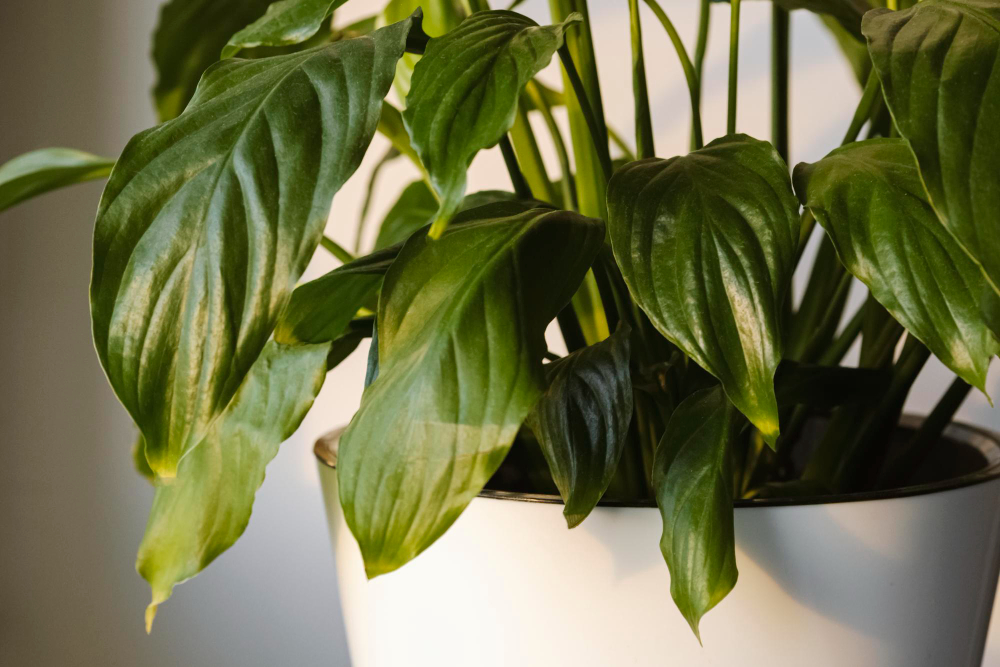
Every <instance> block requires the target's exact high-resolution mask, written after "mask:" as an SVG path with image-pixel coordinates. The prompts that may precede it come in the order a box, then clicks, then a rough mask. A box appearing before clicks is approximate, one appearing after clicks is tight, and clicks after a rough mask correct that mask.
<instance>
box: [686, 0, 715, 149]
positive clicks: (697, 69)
mask: <svg viewBox="0 0 1000 667" xmlns="http://www.w3.org/2000/svg"><path fill="white" fill-rule="evenodd" d="M711 17H712V2H711V0H701V8H700V11H699V14H698V41H697V42H696V43H695V46H694V73H695V79H697V81H698V93H697V98H698V103H699V105H700V104H701V81H702V80H703V77H702V73H703V71H704V65H705V53H706V52H707V51H708V27H709V20H710V19H711ZM696 129H700V128H696V127H695V119H693V118H692V119H691V149H692V150H697V149H699V148H701V145H700V144H701V141H700V140H699V141H696V139H697V136H696Z"/></svg>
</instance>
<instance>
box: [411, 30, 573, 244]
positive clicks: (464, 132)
mask: <svg viewBox="0 0 1000 667" xmlns="http://www.w3.org/2000/svg"><path fill="white" fill-rule="evenodd" d="M577 20H579V17H578V16H575V15H574V16H571V17H569V18H568V19H567V20H566V21H564V22H563V23H560V24H558V25H553V26H546V27H539V26H538V25H537V24H536V23H535V22H534V21H532V20H531V19H529V18H526V17H524V16H521V15H520V14H516V13H514V12H508V11H487V12H478V13H476V14H473V15H472V16H470V17H469V18H467V19H466V20H465V21H463V22H462V24H461V25H460V26H459V27H458V28H456V29H455V30H452V31H451V32H449V33H447V34H446V35H445V36H443V37H440V38H437V39H432V40H431V41H430V43H429V44H428V45H427V50H426V52H425V55H424V57H423V58H422V59H421V60H420V62H419V63H417V65H416V68H415V69H414V72H413V86H412V88H411V89H410V92H409V94H408V95H407V97H406V111H404V112H403V122H404V123H405V124H406V129H407V130H408V132H409V134H410V139H411V141H412V143H413V147H414V148H415V149H416V151H417V154H418V155H420V160H421V161H422V162H423V164H424V166H425V167H426V168H427V172H428V174H429V175H430V180H431V184H432V185H433V186H434V188H435V189H436V190H437V192H438V194H439V195H440V198H441V204H440V208H439V209H438V212H437V215H436V216H435V218H434V222H433V224H432V226H431V234H432V235H433V236H438V235H440V233H441V232H442V231H444V229H445V228H446V227H447V225H448V222H449V221H450V220H451V218H452V216H453V215H454V214H455V212H456V211H457V210H458V208H459V206H460V205H461V202H462V195H463V194H464V193H465V172H466V169H468V167H469V164H470V163H471V162H472V158H473V157H475V155H476V153H478V152H479V151H480V150H481V149H483V148H487V147H489V146H493V145H495V144H496V143H497V142H498V141H500V139H501V138H502V137H503V136H504V134H505V133H506V132H507V130H509V129H510V128H511V127H512V126H513V125H514V118H515V115H516V112H517V101H518V97H519V95H520V93H521V90H522V89H523V88H524V86H525V84H527V82H528V81H529V80H530V79H531V77H533V76H534V75H535V74H537V73H538V72H539V71H540V70H541V69H542V68H543V67H545V66H546V65H547V64H548V63H549V61H550V60H551V59H552V55H553V54H554V53H555V52H556V49H557V48H559V46H560V45H561V44H562V42H563V32H564V31H565V29H566V28H567V26H569V25H571V24H572V23H574V22H575V21H577Z"/></svg>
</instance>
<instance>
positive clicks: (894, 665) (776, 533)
mask: <svg viewBox="0 0 1000 667" xmlns="http://www.w3.org/2000/svg"><path fill="white" fill-rule="evenodd" d="M946 435H947V437H948V438H949V439H950V441H951V442H950V444H948V445H947V447H950V448H951V449H952V450H954V451H955V452H959V450H962V452H964V454H965V455H966V456H964V457H960V456H956V457H955V458H962V459H968V460H969V461H971V462H972V463H971V465H967V467H966V471H967V474H965V475H963V476H961V477H957V478H952V479H950V480H946V481H941V482H935V483H929V484H924V485H921V486H915V487H908V488H906V489H902V490H900V491H896V492H886V493H877V494H866V495H865V494H857V495H852V496H844V497H836V498H826V499H824V502H812V503H804V502H796V503H792V502H781V501H775V500H769V501H758V502H744V501H741V502H739V503H738V505H737V509H736V549H737V551H736V560H737V565H738V567H739V582H738V583H737V585H736V588H735V590H734V591H733V592H732V593H731V594H730V595H729V596H728V597H727V598H726V599H725V600H723V601H722V602H721V603H720V604H719V605H718V606H717V607H716V608H715V609H713V610H712V611H710V612H709V613H708V614H707V615H706V616H705V617H704V619H702V623H701V634H702V639H703V641H704V647H702V646H699V644H698V641H697V640H696V639H695V637H694V636H693V635H692V633H691V630H690V629H689V628H688V626H687V623H686V622H685V621H684V619H683V618H682V617H681V615H680V613H679V612H678V611H677V610H676V609H675V608H674V606H673V603H672V601H671V599H670V593H669V589H670V583H669V574H668V572H667V568H666V565H665V564H664V562H663V558H662V556H661V555H660V551H659V547H658V543H659V537H660V530H661V525H660V517H659V514H658V512H657V510H656V509H655V508H653V507H610V506H599V507H597V508H596V509H595V510H594V512H593V513H592V514H591V515H590V516H589V517H588V518H587V520H586V521H584V522H583V524H581V525H580V526H579V527H577V528H574V529H573V530H567V528H566V524H565V522H564V520H563V517H562V507H561V505H560V504H559V503H558V502H556V500H557V499H553V498H552V497H547V496H524V495H515V494H502V493H497V492H493V493H487V494H484V495H483V496H480V497H479V498H476V499H475V500H473V501H472V503H471V504H470V505H469V507H468V509H466V510H465V512H464V513H463V514H462V516H461V517H460V518H459V519H458V521H456V522H455V524H454V525H453V526H452V527H451V529H450V530H448V532H447V533H446V534H445V535H444V536H443V537H442V538H440V539H439V540H438V541H437V542H436V543H435V544H433V545H432V546H431V547H430V548H428V549H427V550H426V551H425V552H424V553H423V554H421V555H420V556H419V557H417V558H416V559H415V560H414V561H413V562H411V563H409V564H407V565H406V566H404V567H403V568H401V569H399V570H397V571H395V572H392V573H390V574H387V575H383V576H381V577H378V578H376V579H375V580H373V581H370V582H369V581H367V580H366V578H365V574H364V570H363V567H362V562H361V556H360V552H359V550H358V546H357V543H356V542H355V540H354V537H353V536H352V535H351V533H350V531H349V530H348V529H347V525H346V523H345V522H344V518H343V514H342V512H341V511H340V505H339V502H338V497H337V479H336V471H335V470H334V469H333V468H331V467H330V466H329V465H327V464H325V463H322V462H321V464H320V470H321V473H320V474H321V477H322V483H323V490H324V496H325V498H326V505H327V511H328V517H329V521H330V526H331V534H332V538H333V546H334V551H335V556H336V564H337V572H338V579H339V582H340V598H341V605H342V607H343V611H344V620H345V624H346V627H347V636H348V642H349V645H350V653H351V658H352V663H353V667H424V666H426V667H501V666H504V667H510V666H517V667H535V666H538V667H542V666H544V667H591V666H592V667H618V666H623V665H636V666H639V667H654V666H655V667H662V666H678V667H699V666H702V665H713V666H719V667H734V666H737V665H740V666H749V667H753V666H757V665H760V666H766V667H785V666H788V667H827V666H831V667H832V666H837V667H868V666H871V667H973V666H978V665H979V664H980V662H981V660H982V652H983V646H984V642H985V638H986V629H987V626H988V624H989V617H990V610H991V606H992V602H993V594H994V590H995V588H996V583H997V572H998V567H1000V443H998V441H997V438H996V437H995V436H993V435H991V434H988V433H985V432H983V431H981V430H979V429H975V428H972V427H967V426H962V425H957V424H955V425H952V426H950V427H949V429H948V430H947V432H946ZM960 443H964V445H963V444H960ZM324 449H325V447H324V441H321V442H320V443H319V444H318V445H317V452H318V453H321V454H322V456H321V458H322V457H323V456H325V457H327V458H329V454H327V453H324V451H322V450H324ZM977 451H978V452H979V454H980V455H976V452H977ZM967 463H968V461H967ZM969 468H975V470H973V471H969ZM525 500H528V501H529V502H524V501H525Z"/></svg>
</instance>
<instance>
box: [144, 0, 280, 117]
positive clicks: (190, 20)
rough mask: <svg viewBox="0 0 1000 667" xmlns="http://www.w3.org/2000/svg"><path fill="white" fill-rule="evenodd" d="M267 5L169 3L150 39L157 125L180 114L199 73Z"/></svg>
mask: <svg viewBox="0 0 1000 667" xmlns="http://www.w3.org/2000/svg"><path fill="white" fill-rule="evenodd" d="M270 2H271V0H170V2H167V3H166V4H164V5H163V9H162V10H161V11H160V22H159V24H158V25H157V26H156V32H155V33H154V35H153V62H154V63H155V64H156V71H157V74H158V79H157V81H156V88H154V89H153V97H154V99H155V100H156V109H157V111H158V112H159V115H160V120H170V119H171V118H176V117H177V116H179V115H180V113H181V111H183V110H184V107H185V106H186V105H187V103H188V100H190V99H191V97H192V96H193V95H194V91H195V88H196V87H197V86H198V80H199V79H200V78H201V75H202V72H204V71H205V70H206V69H208V66H209V65H211V64H212V63H214V62H216V61H217V60H218V59H219V52H220V51H222V47H223V46H225V44H226V42H227V41H228V40H229V38H230V37H232V36H233V33H234V32H236V31H237V30H239V29H240V28H242V27H244V26H245V25H247V24H249V23H250V22H252V21H254V20H256V19H257V18H258V17H260V16H261V15H263V14H264V12H265V11H266V10H267V6H268V4H270Z"/></svg>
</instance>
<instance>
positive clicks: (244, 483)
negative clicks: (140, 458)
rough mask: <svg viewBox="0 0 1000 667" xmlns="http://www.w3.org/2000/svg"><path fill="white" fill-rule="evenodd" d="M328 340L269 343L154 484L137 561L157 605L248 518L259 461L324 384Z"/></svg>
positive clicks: (149, 619)
mask: <svg viewBox="0 0 1000 667" xmlns="http://www.w3.org/2000/svg"><path fill="white" fill-rule="evenodd" d="M329 347H330V346H329V345H298V346H285V345H278V344H277V343H269V344H268V346H267V347H266V348H265V349H264V351H263V352H262V353H261V355H260V357H259V358H258V359H257V362H256V363H255V364H254V366H253V369H251V371H250V374H249V375H247V377H246V379H245V380H244V382H243V385H242V386H241V387H240V389H239V391H238V392H237V393H236V396H235V397H234V399H233V401H232V403H231V404H230V405H229V407H228V408H227V409H226V411H225V412H224V413H223V414H222V416H221V417H220V418H219V419H218V420H217V421H216V422H215V424H213V425H212V428H211V429H210V430H209V432H208V433H207V434H206V436H205V438H204V439H203V440H202V441H201V443H200V444H199V445H198V446H197V447H196V448H195V449H194V450H193V451H192V452H191V455H190V456H188V457H186V458H185V459H184V460H183V461H182V462H181V465H180V470H179V474H178V478H177V479H176V480H174V481H173V482H172V483H170V484H166V485H160V486H157V488H156V496H155V497H154V499H153V508H152V509H151V510H150V513H149V521H148V523H147V524H146V534H145V535H144V536H143V538H142V544H141V545H140V546H139V556H138V559H137V561H136V569H137V570H138V571H139V574H141V575H142V576H143V578H145V579H146V581H148V582H149V585H150V587H151V588H152V593H153V599H152V602H151V603H150V605H149V607H148V608H147V609H146V631H147V632H148V631H149V629H150V627H151V626H152V623H153V617H154V616H155V615H156V608H157V606H158V605H160V604H162V603H163V602H164V601H166V600H167V598H169V597H170V594H171V591H172V590H173V588H174V586H175V585H176V584H179V583H181V582H183V581H185V580H187V579H190V578H191V577H193V576H195V575H196V574H198V573H199V572H201V571H202V570H203V569H205V568H206V567H208V564H209V563H211V562H212V561H213V560H215V558H216V557H217V556H219V555H220V554H221V553H222V552H224V551H225V550H226V549H228V548H229V547H231V546H232V545H233V543H234V542H236V540H237V539H239V537H240V535H242V534H243V531H244V530H245V529H246V526H247V522H249V520H250V511H251V509H252V507H253V500H254V495H255V494H256V493H257V489H258V488H260V485H261V484H262V483H263V482H264V468H265V467H266V466H267V464H268V463H270V461H271V459H273V458H274V456H275V454H277V453H278V445H280V444H281V443H282V442H283V441H285V440H286V439H287V438H289V437H290V436H291V435H292V433H294V432H295V430H296V429H297V428H298V427H299V423H300V422H301V421H302V418H303V417H305V414H306V412H308V411H309V408H310V406H312V403H313V399H315V397H316V395H317V394H318V393H319V390H320V387H322V386H323V378H324V376H325V375H326V355H327V351H328V349H329Z"/></svg>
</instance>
